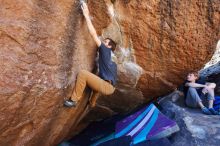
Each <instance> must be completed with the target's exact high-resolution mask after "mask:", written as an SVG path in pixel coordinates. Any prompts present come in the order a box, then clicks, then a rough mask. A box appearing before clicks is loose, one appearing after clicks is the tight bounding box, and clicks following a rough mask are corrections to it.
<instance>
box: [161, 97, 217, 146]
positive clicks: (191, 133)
mask: <svg viewBox="0 0 220 146" xmlns="http://www.w3.org/2000/svg"><path fill="white" fill-rule="evenodd" d="M160 105H161V106H162V108H163V112H164V113H165V115H167V116H169V117H170V118H172V119H173V120H175V121H176V122H177V124H178V125H179V127H180V131H179V132H177V133H176V134H175V135H172V136H171V137H170V138H169V139H170V141H171V143H172V146H185V145H188V146H207V145H208V146H217V145H219V140H220V124H219V116H214V115H204V114H202V113H201V111H200V110H199V109H190V108H187V107H184V106H181V104H175V103H172V102H171V101H170V100H164V101H163V102H161V103H160Z"/></svg>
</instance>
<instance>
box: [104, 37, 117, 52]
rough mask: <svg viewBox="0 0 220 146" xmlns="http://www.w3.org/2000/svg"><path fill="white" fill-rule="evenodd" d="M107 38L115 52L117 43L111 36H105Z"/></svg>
mask: <svg viewBox="0 0 220 146" xmlns="http://www.w3.org/2000/svg"><path fill="white" fill-rule="evenodd" d="M105 40H109V43H108V45H109V46H111V49H112V51H113V52H114V51H115V49H116V43H115V41H113V40H112V39H111V38H105Z"/></svg>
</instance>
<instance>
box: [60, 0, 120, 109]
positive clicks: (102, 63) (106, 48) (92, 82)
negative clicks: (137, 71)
mask: <svg viewBox="0 0 220 146" xmlns="http://www.w3.org/2000/svg"><path fill="white" fill-rule="evenodd" d="M81 9H82V12H83V15H84V17H85V20H86V24H87V27H88V29H89V33H90V34H91V36H92V38H93V39H94V41H95V43H96V45H97V46H98V53H99V59H98V68H99V74H98V76H97V75H95V74H93V73H91V72H89V71H87V70H81V71H80V72H79V73H78V75H77V80H76V85H75V87H74V89H73V93H72V95H71V97H70V98H69V99H68V100H65V101H64V105H65V106H67V107H76V106H77V103H78V102H79V101H80V99H81V98H82V95H83V92H84V90H85V88H86V86H88V87H90V88H91V89H92V90H93V95H92V96H91V98H90V104H91V106H94V105H95V103H96V99H97V93H101V94H104V95H110V94H112V93H113V92H114V91H115V85H116V78H117V65H116V63H115V62H113V61H112V60H111V51H112V52H114V50H115V48H116V43H115V42H114V41H113V40H112V39H111V38H106V39H104V41H103V42H101V40H100V39H99V37H98V35H97V33H96V30H95V28H94V26H93V24H92V22H91V19H90V16H89V10H88V6H87V4H86V3H85V2H82V5H81Z"/></svg>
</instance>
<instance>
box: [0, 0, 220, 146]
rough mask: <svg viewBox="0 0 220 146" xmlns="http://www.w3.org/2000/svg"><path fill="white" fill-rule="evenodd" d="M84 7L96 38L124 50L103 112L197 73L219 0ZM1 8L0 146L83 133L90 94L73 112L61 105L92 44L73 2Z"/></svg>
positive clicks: (117, 1)
mask: <svg viewBox="0 0 220 146" xmlns="http://www.w3.org/2000/svg"><path fill="white" fill-rule="evenodd" d="M88 5H89V9H90V10H91V18H92V21H93V23H94V25H95V28H96V29H97V32H98V35H100V36H103V37H107V36H111V37H112V38H113V39H115V40H116V41H117V42H118V43H119V46H120V48H123V49H124V50H126V51H121V49H118V51H117V52H116V55H117V56H125V57H122V59H121V58H119V59H118V60H116V61H117V63H118V65H119V66H122V67H120V68H121V69H120V70H119V79H120V80H119V82H120V83H121V84H122V85H120V86H119V90H117V91H116V96H115V97H114V95H113V96H112V98H113V99H114V100H111V102H113V103H111V104H110V105H109V104H108V103H109V98H103V100H101V99H100V100H99V103H100V104H102V106H108V108H112V109H111V110H107V111H108V112H106V114H107V113H110V115H111V114H113V113H114V112H125V111H128V110H129V109H128V107H129V108H133V107H135V106H137V105H138V104H141V103H142V102H143V101H145V99H143V97H142V96H141V97H139V98H131V97H129V98H126V96H127V95H128V94H129V92H126V90H127V91H132V90H135V89H136V86H137V87H138V88H139V89H140V90H138V91H137V94H136V95H139V94H140V95H142V93H143V94H144V96H145V98H146V99H150V98H149V97H156V96H158V95H162V94H165V93H167V92H169V90H171V89H172V88H173V87H175V86H176V85H178V84H179V83H180V82H181V79H182V77H183V76H184V74H185V72H187V71H188V70H190V69H199V68H201V67H202V65H203V64H204V63H205V62H206V61H207V60H208V59H209V58H210V57H211V55H212V53H213V50H214V48H215V45H216V41H217V39H218V38H219V23H220V16H219V8H220V3H219V0H212V1H210V0H205V1H202V2H201V1H200V0H195V1H191V0H187V1H173V0H166V1H161V0H160V1H159V0H158V1H135V0H126V1H121V0H111V1H110V0H98V1H88ZM0 10H1V13H0V56H1V57H0V66H1V67H0V98H1V103H0V113H1V114H0V145H16V146H17V145H42V146H43V145H55V144H57V143H59V142H60V141H61V140H62V139H64V138H65V137H67V136H68V135H69V132H72V131H77V130H78V129H80V127H83V126H78V124H79V123H80V121H81V119H83V117H84V116H85V115H86V113H88V112H89V111H90V109H89V108H88V106H87V101H88V96H89V92H88V91H87V92H85V96H83V98H82V100H81V101H82V102H81V103H79V105H78V107H77V108H75V109H67V108H64V107H63V105H62V104H63V100H64V98H66V97H68V96H70V95H71V91H72V88H73V87H74V85H75V80H76V75H77V73H78V71H79V70H80V69H87V70H89V71H92V70H93V68H94V65H95V62H94V60H95V56H96V53H95V52H96V46H95V43H94V41H93V40H92V39H91V37H90V35H89V34H88V29H87V27H86V24H85V21H84V18H83V16H82V13H81V10H80V4H79V1H78V0H65V1H63V0H58V1H52V0H32V1H28V0H17V1H13V0H7V1H1V5H0ZM123 49H122V50H123ZM125 52H128V53H125ZM131 64H132V66H131ZM134 64H135V65H134ZM134 67H135V69H134ZM139 77H141V79H140V80H139ZM130 78H132V79H130ZM141 92H142V93H141ZM118 95H120V96H123V95H124V97H123V98H116V97H117V96H118ZM119 99H121V102H118V100H119ZM136 99H137V101H136ZM124 101H126V102H124ZM134 101H135V102H134ZM114 102H115V103H114ZM127 105H128V106H127ZM118 106H120V107H121V108H118ZM98 111H100V112H99V113H103V112H104V110H103V108H101V109H99V110H98ZM109 111H113V112H109ZM79 131H80V130H79Z"/></svg>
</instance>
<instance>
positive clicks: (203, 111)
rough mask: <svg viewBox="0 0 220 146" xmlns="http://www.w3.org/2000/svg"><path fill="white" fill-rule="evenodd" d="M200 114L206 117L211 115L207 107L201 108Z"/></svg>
mask: <svg viewBox="0 0 220 146" xmlns="http://www.w3.org/2000/svg"><path fill="white" fill-rule="evenodd" d="M202 113H203V114H206V115H212V113H211V112H210V111H209V109H208V108H207V107H203V108H202Z"/></svg>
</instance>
